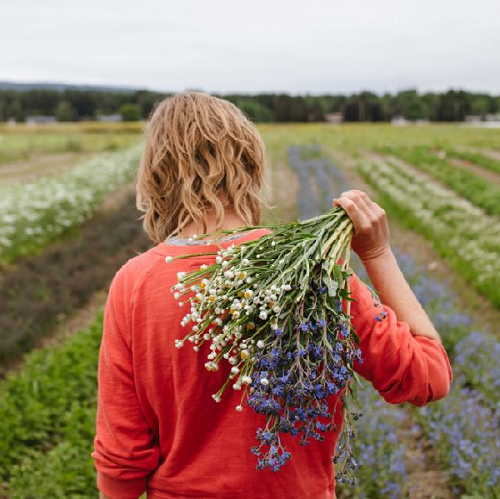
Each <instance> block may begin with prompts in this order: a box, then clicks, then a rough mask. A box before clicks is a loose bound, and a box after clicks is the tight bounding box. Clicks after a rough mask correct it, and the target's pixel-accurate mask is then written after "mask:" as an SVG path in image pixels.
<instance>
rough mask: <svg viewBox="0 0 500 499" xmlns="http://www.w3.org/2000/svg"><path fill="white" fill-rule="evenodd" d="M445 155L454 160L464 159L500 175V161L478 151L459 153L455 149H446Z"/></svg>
mask: <svg viewBox="0 0 500 499" xmlns="http://www.w3.org/2000/svg"><path fill="white" fill-rule="evenodd" d="M445 153H446V154H447V156H449V157H452V158H458V159H462V160H464V161H469V162H470V163H473V164H474V165H478V166H481V167H483V168H485V169H486V170H491V171H492V172H496V173H500V161H499V160H497V159H494V158H492V157H490V156H487V155H486V154H483V153H481V152H476V151H457V150H455V149H451V148H446V149H445Z"/></svg>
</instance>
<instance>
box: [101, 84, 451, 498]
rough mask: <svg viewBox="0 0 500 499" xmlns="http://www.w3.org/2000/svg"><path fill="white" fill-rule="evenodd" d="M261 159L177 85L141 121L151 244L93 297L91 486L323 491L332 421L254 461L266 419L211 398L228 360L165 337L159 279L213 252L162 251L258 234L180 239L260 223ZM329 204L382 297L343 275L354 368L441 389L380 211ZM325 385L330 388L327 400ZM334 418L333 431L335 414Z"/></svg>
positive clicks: (168, 326)
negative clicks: (270, 461) (273, 462)
mask: <svg viewBox="0 0 500 499" xmlns="http://www.w3.org/2000/svg"><path fill="white" fill-rule="evenodd" d="M264 168H265V152H264V144H263V142H262V139H261V138H260V136H259V134H258V132H257V131H256V129H255V127H254V126H253V125H252V124H251V123H250V122H249V121H248V120H247V119H246V118H245V116H244V115H243V114H242V113H241V112H240V111H239V110H238V109H237V108H236V107H235V106H233V105H232V104H230V103H229V102H227V101H225V100H222V99H218V98H215V97H212V96H210V95H207V94H204V93H201V92H187V93H183V94H178V95H176V96H173V97H170V98H167V99H166V100H164V101H163V102H161V103H160V104H159V105H158V106H157V108H156V110H155V111H154V113H153V115H152V117H151V119H150V121H149V123H148V127H147V131H146V144H145V149H144V153H143V157H142V161H141V165H140V169H139V173H138V181H137V204H138V207H139V209H141V210H142V211H144V215H143V219H144V220H143V224H144V228H145V230H146V232H147V233H148V235H149V237H150V238H151V240H152V241H153V242H154V243H155V246H154V247H152V248H151V249H150V250H149V251H147V252H145V253H143V254H141V255H139V256H136V257H135V258H132V259H130V260H129V261H128V262H127V263H126V264H125V265H124V266H123V267H122V268H121V269H120V270H119V271H118V272H117V274H116V276H115V278H114V280H113V282H112V284H111V287H110V291H109V296H108V300H107V304H106V309H105V318H104V333H103V339H102V346H101V352H100V360H99V400H98V413H97V433H96V437H95V442H94V444H95V448H94V452H93V453H92V456H93V458H94V460H95V465H96V468H97V471H98V478H97V483H98V488H99V490H100V493H101V497H110V498H112V499H122V498H123V499H125V498H136V497H139V496H140V495H141V494H142V493H143V492H145V491H146V490H147V492H148V497H149V498H154V499H156V498H158V499H160V498H197V499H204V498H221V499H226V498H227V499H229V498H231V499H239V498H241V499H243V498H259V499H265V498H271V497H272V498H273V499H299V498H300V499H303V498H312V499H326V498H334V497H335V479H334V465H333V463H332V459H331V458H332V455H333V454H334V447H335V442H336V440H337V437H338V431H331V432H325V433H324V435H325V440H324V441H323V442H319V441H312V442H311V443H310V445H308V446H306V447H303V446H300V445H299V439H298V438H296V437H292V436H291V435H289V434H284V435H283V436H282V443H283V445H284V446H285V447H286V448H287V450H288V451H289V452H291V454H292V457H291V459H290V460H289V461H288V462H287V464H286V465H285V466H283V467H282V469H281V470H280V471H279V472H277V473H275V472H273V471H271V470H270V469H263V470H256V467H255V466H256V458H255V456H254V455H253V454H251V453H250V451H249V450H250V447H252V446H253V445H255V444H256V440H255V431H256V429H257V428H258V427H260V426H262V425H263V422H265V421H263V419H265V417H264V416H262V415H257V414H256V413H255V412H254V411H253V409H251V408H250V407H245V408H244V410H243V411H241V412H237V411H235V406H237V405H239V402H240V396H241V394H240V393H239V392H235V391H234V390H227V391H226V392H225V394H224V396H223V397H222V400H221V402H219V403H215V402H214V400H213V399H212V394H213V393H215V392H216V391H217V390H218V389H219V388H220V386H221V385H222V384H223V382H224V380H225V379H227V376H228V374H229V368H230V366H229V364H228V365H227V366H222V365H221V368H220V369H219V371H218V372H210V373H209V372H208V371H206V369H205V367H204V361H203V359H205V358H206V354H207V352H206V351H205V350H204V348H203V347H204V346H207V345H206V344H205V345H202V348H201V349H200V351H199V352H195V351H194V350H193V349H191V348H186V347H184V348H183V349H180V350H179V349H177V348H175V346H174V340H175V339H177V338H182V337H184V336H185V335H186V331H185V330H183V328H182V326H181V325H180V321H181V319H182V318H183V316H184V315H185V313H186V312H185V310H184V309H183V308H182V307H179V306H178V304H177V302H176V301H175V300H174V299H173V297H172V294H171V292H170V287H171V286H172V285H173V284H174V283H176V282H177V272H179V271H189V270H190V269H194V268H199V266H200V265H201V264H202V263H204V262H206V263H210V262H211V261H213V260H214V259H215V257H214V256H213V257H212V256H204V255H200V256H197V257H194V258H189V259H180V260H174V262H173V263H171V264H169V265H167V264H166V263H165V260H166V257H168V256H175V255H181V254H184V253H203V252H213V251H217V249H218V248H219V247H220V246H222V247H228V246H229V245H231V244H235V245H236V244H242V243H244V242H245V241H249V240H252V239H254V238H258V237H261V236H262V235H264V234H267V233H268V232H269V231H267V230H266V229H256V230H253V231H247V232H246V233H242V234H241V233H240V234H238V235H237V236H236V237H234V235H233V237H232V238H231V239H230V238H228V237H227V236H226V238H225V239H224V238H223V239H218V240H217V241H216V240H215V239H212V241H209V244H208V245H207V244H206V242H205V243H204V244H200V242H201V241H196V240H195V241H193V240H192V238H191V236H193V234H200V233H209V234H211V235H213V238H219V236H220V235H221V232H220V231H221V230H222V229H234V228H237V227H242V226H248V225H257V224H259V222H260V210H259V207H260V202H261V200H260V198H259V191H260V187H261V184H262V180H263V174H264ZM334 205H336V206H342V207H343V208H344V209H345V210H346V212H347V213H348V215H349V216H350V218H351V219H352V221H353V224H354V228H355V235H354V237H353V240H352V248H353V250H354V251H355V252H356V253H357V254H358V255H359V257H360V258H361V261H362V262H363V264H364V266H365V267H366V270H367V272H368V275H369V276H370V279H371V281H372V283H373V285H374V287H375V289H377V291H378V292H379V297H380V299H381V302H382V303H383V305H382V307H381V308H377V307H376V305H375V304H374V302H373V299H372V295H371V293H370V291H369V290H368V288H367V287H366V286H365V285H364V284H363V283H362V282H361V281H360V280H359V278H358V277H357V276H356V275H355V274H353V275H352V276H351V278H350V285H351V293H352V297H353V298H354V299H355V301H354V302H351V312H350V313H351V316H352V323H353V326H354V328H355V330H356V332H357V334H358V336H359V338H360V348H361V351H362V354H363V358H364V361H363V363H361V364H360V363H358V362H357V361H356V362H355V364H354V368H355V370H356V371H357V372H358V373H359V374H360V375H362V376H363V377H365V378H366V379H367V380H369V381H370V382H371V383H372V384H373V386H374V388H375V389H376V390H378V391H379V392H380V394H381V396H382V397H383V398H384V399H385V400H386V401H387V402H389V403H392V404H399V403H402V402H409V403H411V404H414V405H416V406H423V405H425V404H427V403H429V402H430V401H433V400H438V399H441V398H443V397H445V396H446V395H447V393H448V391H449V387H450V382H451V380H452V371H451V367H450V364H449V360H448V357H447V354H446V352H445V350H444V348H443V346H442V344H441V341H440V337H439V335H438V333H437V332H436V330H435V329H434V327H433V325H432V323H431V322H430V320H429V318H428V316H427V315H426V313H425V312H424V310H423V309H422V307H421V305H420V304H419V302H418V301H417V299H416V297H415V295H414V294H413V292H412V291H411V289H410V288H409V286H408V284H407V283H406V281H405V279H404V277H403V275H402V273H401V270H400V269H399V267H398V264H397V262H396V259H395V258H394V255H393V253H392V251H391V246H390V241H389V239H390V237H389V228H388V223H387V219H386V216H385V212H384V210H383V209H381V208H380V207H379V206H378V205H377V204H376V203H374V202H373V201H372V200H371V199H370V198H369V197H368V196H367V195H366V194H365V193H364V192H361V191H357V190H352V191H348V192H345V193H343V194H342V195H341V196H340V198H339V199H336V200H334ZM217 244H218V245H219V246H217ZM345 305H346V304H345V302H344V306H345ZM200 355H202V358H200ZM337 396H338V395H335V396H331V397H329V399H330V401H329V403H330V404H331V407H332V408H333V406H334V402H335V399H336V397H337ZM336 422H337V423H339V424H338V427H339V428H340V423H341V422H342V420H341V415H340V411H338V413H337V416H336Z"/></svg>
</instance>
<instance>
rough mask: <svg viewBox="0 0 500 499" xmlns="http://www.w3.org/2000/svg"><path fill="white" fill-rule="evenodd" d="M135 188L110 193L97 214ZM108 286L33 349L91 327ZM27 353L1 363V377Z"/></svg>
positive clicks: (113, 207) (116, 206) (117, 205)
mask: <svg viewBox="0 0 500 499" xmlns="http://www.w3.org/2000/svg"><path fill="white" fill-rule="evenodd" d="M133 190H134V184H133V182H130V183H128V184H125V185H123V186H121V187H119V188H118V189H117V190H116V191H115V192H113V193H111V194H110V195H108V197H107V198H106V200H105V201H104V202H103V203H102V204H101V205H100V206H99V207H98V208H97V210H96V212H95V214H97V213H99V212H112V211H114V210H117V209H119V208H120V206H122V204H123V203H124V202H125V201H126V199H127V197H128V196H129V195H130V193H131V192H133ZM90 222H91V221H90ZM56 244H57V243H56ZM0 278H1V276H0ZM107 288H108V286H107V285H106V286H105V288H103V289H100V290H98V291H96V292H95V293H93V294H92V295H91V296H90V298H89V299H88V300H87V302H86V304H85V305H84V306H83V307H81V308H79V309H78V311H76V312H75V313H74V314H71V315H68V316H64V317H61V318H60V320H59V325H58V326H56V327H55V329H54V330H53V331H52V332H50V333H49V334H46V335H44V336H42V337H41V338H40V339H39V340H37V342H36V344H35V345H34V347H33V348H32V349H31V350H33V349H35V348H43V347H45V346H47V345H56V344H59V343H61V342H63V341H64V340H65V339H66V338H67V337H68V336H70V335H72V334H74V333H76V332H78V331H80V330H82V329H86V328H87V327H89V326H90V325H91V324H92V322H93V320H94V319H95V316H96V314H97V312H98V311H99V310H100V309H102V308H103V307H104V305H105V303H106V298H107ZM26 355H27V353H24V354H21V355H19V356H16V357H14V358H13V359H12V360H10V361H9V362H7V363H5V364H3V365H0V379H1V378H3V377H4V376H5V375H6V374H7V373H10V372H15V371H16V370H18V369H19V368H20V367H21V366H22V364H23V361H24V358H25V356H26Z"/></svg>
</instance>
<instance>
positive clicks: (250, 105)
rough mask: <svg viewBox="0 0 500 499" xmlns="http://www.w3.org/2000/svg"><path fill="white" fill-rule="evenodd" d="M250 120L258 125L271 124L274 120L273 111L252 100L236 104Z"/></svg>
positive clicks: (244, 100) (240, 101)
mask: <svg viewBox="0 0 500 499" xmlns="http://www.w3.org/2000/svg"><path fill="white" fill-rule="evenodd" d="M235 105H236V106H238V107H239V108H240V109H241V110H242V111H243V113H245V114H246V115H247V116H248V118H249V119H251V120H252V121H255V122H257V123H263V122H269V121H271V120H272V115H271V111H270V110H269V109H267V108H266V107H265V106H263V105H262V104H260V103H259V102H256V101H254V100H250V99H243V100H239V101H237V102H236V104H235Z"/></svg>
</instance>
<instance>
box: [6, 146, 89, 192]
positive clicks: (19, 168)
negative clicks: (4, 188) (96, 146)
mask: <svg viewBox="0 0 500 499" xmlns="http://www.w3.org/2000/svg"><path fill="white" fill-rule="evenodd" d="M91 156H92V154H83V153H70V152H68V153H62V154H39V155H37V156H34V157H32V158H30V159H29V160H25V161H16V162H14V163H8V164H4V165H0V184H11V183H15V182H19V181H30V180H37V179H39V178H40V176H50V175H54V174H57V173H61V172H62V171H64V170H68V169H70V168H71V167H73V166H74V165H75V164H76V163H79V162H80V161H84V160H85V159H87V158H90V157H91Z"/></svg>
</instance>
